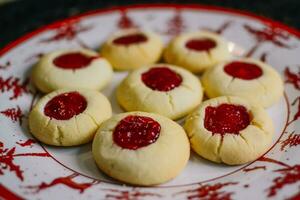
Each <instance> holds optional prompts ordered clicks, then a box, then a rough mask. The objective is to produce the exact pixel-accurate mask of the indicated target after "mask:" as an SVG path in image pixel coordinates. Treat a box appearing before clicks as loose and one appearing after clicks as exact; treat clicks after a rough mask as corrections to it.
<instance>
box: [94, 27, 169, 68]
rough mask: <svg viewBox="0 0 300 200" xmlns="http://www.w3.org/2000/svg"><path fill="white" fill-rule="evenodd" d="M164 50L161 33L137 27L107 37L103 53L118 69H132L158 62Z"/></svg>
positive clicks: (102, 48) (102, 49)
mask: <svg viewBox="0 0 300 200" xmlns="http://www.w3.org/2000/svg"><path fill="white" fill-rule="evenodd" d="M162 50H163V43H162V40H161V38H160V36H159V35H157V34H155V33H153V32H147V31H142V30H137V29H129V30H123V31H119V32H117V33H115V34H113V35H112V36H111V37H109V38H108V39H107V41H106V42H105V43H104V44H103V46H102V47H101V50H100V52H101V54H102V55H103V56H104V57H105V58H107V59H108V60H109V62H110V63H111V64H112V66H113V68H114V69H116V70H132V69H137V68H139V67H142V66H144V65H149V64H152V63H155V62H157V61H158V60H159V59H160V57H161V53H162Z"/></svg>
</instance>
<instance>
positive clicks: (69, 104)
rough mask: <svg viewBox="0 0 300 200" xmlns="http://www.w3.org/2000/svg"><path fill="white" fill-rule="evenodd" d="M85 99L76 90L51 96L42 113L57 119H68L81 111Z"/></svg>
mask: <svg viewBox="0 0 300 200" xmlns="http://www.w3.org/2000/svg"><path fill="white" fill-rule="evenodd" d="M86 107H87V101H86V99H85V98H84V97H83V96H82V95H81V94H79V93H78V92H68V93H63V94H60V95H57V96H55V97H53V98H52V99H51V100H50V101H49V102H48V103H47V104H46V106H45V108H44V114H45V115H46V116H48V117H50V118H54V119H57V120H68V119H71V118H72V117H73V116H75V115H78V114H80V113H82V112H83V111H84V110H85V109H86Z"/></svg>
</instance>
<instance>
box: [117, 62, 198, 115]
mask: <svg viewBox="0 0 300 200" xmlns="http://www.w3.org/2000/svg"><path fill="white" fill-rule="evenodd" d="M153 67H167V68H169V69H171V70H173V71H175V72H176V73H177V74H179V75H180V76H181V77H182V83H181V84H180V85H179V86H178V87H175V88H174V89H172V90H170V91H167V92H164V91H157V90H153V89H151V88H149V87H148V86H147V85H145V84H144V82H143V81H142V79H141V75H142V74H143V73H144V72H147V71H148V70H150V69H151V68H153ZM202 96H203V91H202V87H201V83H200V81H199V80H198V78H197V77H196V76H194V75H193V74H192V73H190V72H189V71H187V70H185V69H182V68H180V67H176V66H172V65H168V64H155V65H152V66H150V67H143V68H140V69H137V70H134V71H133V72H131V73H130V74H129V75H128V76H127V77H126V78H125V79H124V80H123V81H122V82H121V84H120V85H119V87H118V88H117V99H118V102H119V103H120V104H121V106H122V107H123V108H125V110H127V111H137V110H139V111H145V112H153V113H157V114H160V115H163V116H166V117H168V118H170V119H178V118H181V117H183V116H185V115H187V114H188V113H189V112H191V111H192V110H193V109H194V108H195V107H197V106H198V105H199V104H200V103H201V101H202Z"/></svg>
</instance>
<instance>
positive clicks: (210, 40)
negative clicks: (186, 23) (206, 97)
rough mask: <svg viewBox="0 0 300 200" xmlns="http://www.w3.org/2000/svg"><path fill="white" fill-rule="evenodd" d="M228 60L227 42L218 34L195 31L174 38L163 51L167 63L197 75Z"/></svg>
mask: <svg viewBox="0 0 300 200" xmlns="http://www.w3.org/2000/svg"><path fill="white" fill-rule="evenodd" d="M229 58H230V53H229V49H228V45H227V42H226V41H225V40H224V39H222V38H221V37H220V36H219V35H218V34H215V33H211V32H207V31H197V32H191V33H185V34H181V35H179V36H177V37H175V38H174V39H173V40H172V41H171V42H170V43H169V45H168V46H167V47H166V49H165V51H164V59H165V61H166V62H167V63H170V64H174V65H178V66H182V67H184V68H186V69H187V70H189V71H191V72H194V73H199V72H202V71H204V70H206V69H208V68H210V67H212V66H214V65H216V64H218V63H220V62H222V61H225V60H227V59H229Z"/></svg>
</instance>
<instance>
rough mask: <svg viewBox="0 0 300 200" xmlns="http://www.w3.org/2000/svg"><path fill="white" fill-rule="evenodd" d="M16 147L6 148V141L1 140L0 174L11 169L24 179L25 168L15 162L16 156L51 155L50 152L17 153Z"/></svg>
mask: <svg viewBox="0 0 300 200" xmlns="http://www.w3.org/2000/svg"><path fill="white" fill-rule="evenodd" d="M15 150H16V147H13V148H11V149H8V148H5V147H4V143H3V142H1V141H0V175H3V174H4V170H9V171H11V172H14V173H15V174H16V176H17V177H18V178H19V179H20V180H21V181H23V180H24V176H23V172H24V171H23V170H21V167H20V166H19V165H17V164H15V163H14V159H15V157H24V156H40V157H49V154H48V153H20V154H15Z"/></svg>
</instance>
